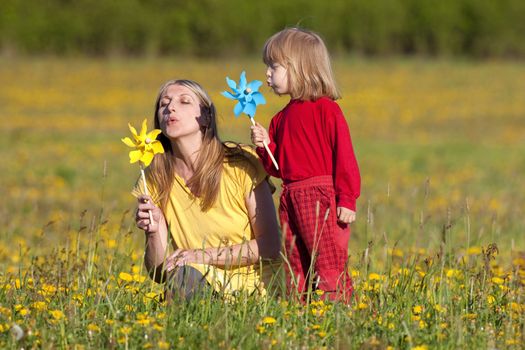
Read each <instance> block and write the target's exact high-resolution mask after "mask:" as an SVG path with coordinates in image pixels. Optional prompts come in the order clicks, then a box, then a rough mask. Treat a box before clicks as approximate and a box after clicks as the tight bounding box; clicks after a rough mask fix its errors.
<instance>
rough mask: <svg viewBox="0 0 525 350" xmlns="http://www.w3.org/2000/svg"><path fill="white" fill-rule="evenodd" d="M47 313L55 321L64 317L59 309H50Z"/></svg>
mask: <svg viewBox="0 0 525 350" xmlns="http://www.w3.org/2000/svg"><path fill="white" fill-rule="evenodd" d="M49 314H50V315H51V317H53V319H54V320H55V321H60V320H61V319H63V318H64V317H65V315H64V313H63V312H62V311H61V310H50V311H49Z"/></svg>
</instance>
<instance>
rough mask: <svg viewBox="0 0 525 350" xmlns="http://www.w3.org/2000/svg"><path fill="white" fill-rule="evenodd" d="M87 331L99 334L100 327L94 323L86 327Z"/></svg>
mask: <svg viewBox="0 0 525 350" xmlns="http://www.w3.org/2000/svg"><path fill="white" fill-rule="evenodd" d="M87 329H88V331H90V332H100V327H99V326H98V325H96V324H95V323H90V324H88V325H87Z"/></svg>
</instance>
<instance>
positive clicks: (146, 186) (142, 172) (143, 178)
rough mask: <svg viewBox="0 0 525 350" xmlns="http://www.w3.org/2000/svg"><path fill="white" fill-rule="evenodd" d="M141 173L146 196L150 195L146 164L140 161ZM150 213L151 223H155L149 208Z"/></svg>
mask: <svg viewBox="0 0 525 350" xmlns="http://www.w3.org/2000/svg"><path fill="white" fill-rule="evenodd" d="M140 175H141V177H142V183H143V184H144V193H145V194H146V196H149V191H148V185H147V183H146V174H145V173H144V166H143V165H142V163H140ZM148 213H149V222H150V225H151V224H153V214H152V213H151V210H148Z"/></svg>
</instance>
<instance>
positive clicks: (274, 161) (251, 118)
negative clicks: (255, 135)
mask: <svg viewBox="0 0 525 350" xmlns="http://www.w3.org/2000/svg"><path fill="white" fill-rule="evenodd" d="M250 121H251V122H252V125H253V126H255V120H253V117H250ZM263 145H264V149H265V150H266V152H268V155H269V156H270V158H271V159H272V162H273V165H274V166H275V169H277V170H279V165H278V164H277V161H276V160H275V158H274V157H273V154H272V151H270V147H268V144H267V143H266V141H263Z"/></svg>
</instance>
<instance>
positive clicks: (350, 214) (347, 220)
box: [337, 207, 355, 224]
mask: <svg viewBox="0 0 525 350" xmlns="http://www.w3.org/2000/svg"><path fill="white" fill-rule="evenodd" d="M337 221H339V222H341V223H343V224H351V223H352V222H354V221H355V211H353V210H350V209H348V208H345V207H337Z"/></svg>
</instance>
